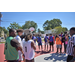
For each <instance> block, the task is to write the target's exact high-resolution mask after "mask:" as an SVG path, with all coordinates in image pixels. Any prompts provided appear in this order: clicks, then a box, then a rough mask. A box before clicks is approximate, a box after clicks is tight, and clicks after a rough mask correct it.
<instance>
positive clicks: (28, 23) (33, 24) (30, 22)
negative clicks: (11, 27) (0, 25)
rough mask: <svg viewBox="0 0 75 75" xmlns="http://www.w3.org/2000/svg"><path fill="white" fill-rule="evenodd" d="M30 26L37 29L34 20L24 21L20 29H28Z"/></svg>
mask: <svg viewBox="0 0 75 75" xmlns="http://www.w3.org/2000/svg"><path fill="white" fill-rule="evenodd" d="M30 27H34V28H35V31H34V32H36V30H37V23H35V22H34V21H26V22H25V24H24V25H23V26H22V29H29V28H30Z"/></svg>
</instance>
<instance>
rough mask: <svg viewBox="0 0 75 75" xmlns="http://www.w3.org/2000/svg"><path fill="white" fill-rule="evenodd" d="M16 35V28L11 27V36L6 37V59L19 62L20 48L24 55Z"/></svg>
mask: <svg viewBox="0 0 75 75" xmlns="http://www.w3.org/2000/svg"><path fill="white" fill-rule="evenodd" d="M15 36H16V30H15V29H10V30H9V37H7V38H6V42H5V49H4V54H5V59H6V60H7V62H18V59H19V55H18V50H20V51H21V52H22V54H23V55H24V52H23V51H22V47H21V45H20V44H19V42H18V41H17V40H16V39H14V37H15Z"/></svg>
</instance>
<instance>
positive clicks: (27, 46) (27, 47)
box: [23, 40, 35, 60]
mask: <svg viewBox="0 0 75 75" xmlns="http://www.w3.org/2000/svg"><path fill="white" fill-rule="evenodd" d="M32 41H33V40H29V41H25V42H24V43H23V51H24V54H25V59H27V60H32V59H33V58H34V55H35V52H34V49H33V48H32V47H31V42H32Z"/></svg>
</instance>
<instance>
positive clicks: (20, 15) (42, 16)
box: [1, 12, 75, 30]
mask: <svg viewBox="0 0 75 75" xmlns="http://www.w3.org/2000/svg"><path fill="white" fill-rule="evenodd" d="M1 14H2V15H3V17H2V18H1V20H2V21H4V22H1V26H2V27H6V28H7V27H8V26H9V25H10V23H13V22H16V23H18V24H19V25H20V26H22V25H24V24H25V21H29V20H30V21H34V22H35V23H37V25H38V28H40V29H41V30H43V27H42V26H43V24H44V22H45V21H46V20H52V19H54V18H55V19H60V20H61V21H62V27H67V28H68V29H70V28H71V27H75V12H1Z"/></svg>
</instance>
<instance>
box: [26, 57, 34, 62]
mask: <svg viewBox="0 0 75 75" xmlns="http://www.w3.org/2000/svg"><path fill="white" fill-rule="evenodd" d="M25 60H26V62H34V58H33V59H32V60H27V59H25Z"/></svg>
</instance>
